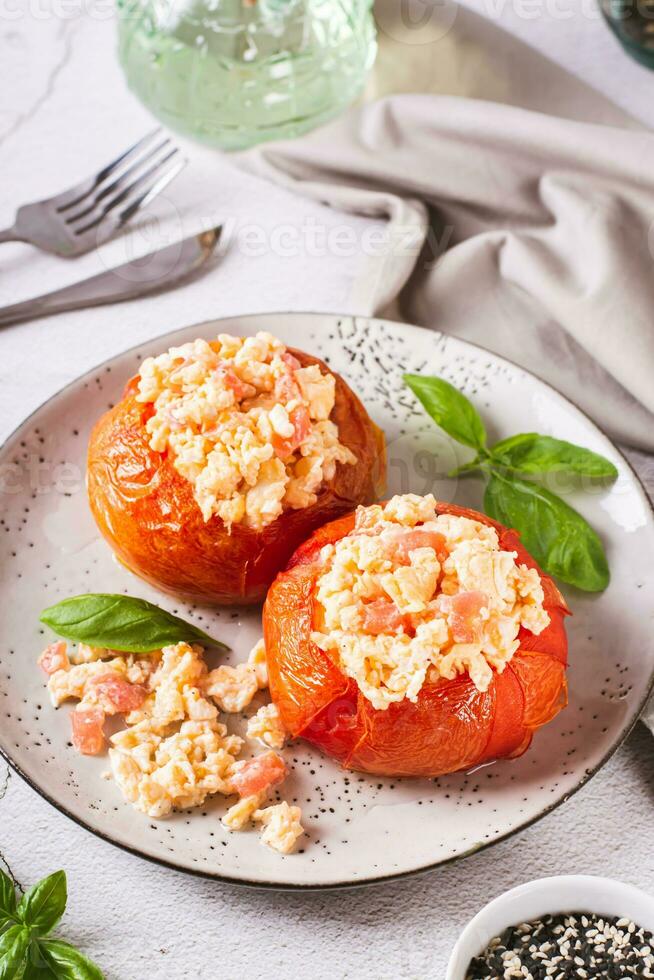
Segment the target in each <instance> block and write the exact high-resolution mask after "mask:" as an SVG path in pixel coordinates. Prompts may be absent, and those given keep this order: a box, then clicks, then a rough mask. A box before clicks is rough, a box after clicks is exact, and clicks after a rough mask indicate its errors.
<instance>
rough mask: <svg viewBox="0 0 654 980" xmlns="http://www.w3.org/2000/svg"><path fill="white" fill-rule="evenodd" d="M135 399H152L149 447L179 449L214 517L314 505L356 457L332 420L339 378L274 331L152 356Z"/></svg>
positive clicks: (270, 514) (259, 523)
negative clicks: (301, 356) (300, 355)
mask: <svg viewBox="0 0 654 980" xmlns="http://www.w3.org/2000/svg"><path fill="white" fill-rule="evenodd" d="M136 397H137V400H138V401H140V402H142V403H145V404H148V405H151V406H152V414H151V416H150V417H149V418H148V420H147V422H146V430H147V434H148V438H149V445H150V448H151V449H153V450H154V451H155V452H166V451H170V452H171V453H172V457H173V465H174V467H175V469H176V470H177V471H178V473H180V474H181V476H183V477H184V478H185V479H187V480H188V481H189V482H190V483H191V484H192V487H193V495H194V497H195V500H196V502H197V504H198V506H199V507H200V510H201V511H202V516H203V518H204V520H205V521H208V520H209V519H210V518H211V517H213V516H214V515H217V516H218V517H220V518H221V519H222V520H223V522H224V523H225V525H226V526H227V527H231V526H232V525H233V524H241V523H242V524H244V525H245V526H248V527H253V528H257V529H260V528H263V527H265V526H266V525H267V524H270V523H271V522H272V521H274V520H276V518H278V517H279V516H280V514H281V513H282V511H283V510H285V509H291V510H298V509H302V508H305V507H310V506H311V505H312V504H314V503H315V502H316V500H317V499H318V496H317V495H318V491H319V489H320V487H321V485H322V484H323V483H324V482H325V481H326V480H331V479H332V477H333V476H334V473H335V470H336V464H337V463H343V464H350V465H352V464H355V463H356V462H357V458H356V456H355V455H354V453H353V452H352V451H351V450H350V449H348V448H347V447H346V446H344V445H343V444H342V443H341V442H340V441H339V435H338V427H337V426H336V425H335V423H334V422H332V421H331V420H330V418H329V416H330V415H331V412H332V410H333V408H334V404H335V400H336V382H335V379H334V376H333V375H332V374H329V373H323V371H321V369H320V367H319V366H318V365H317V364H310V365H307V366H306V367H302V366H301V364H300V362H299V361H298V360H297V358H295V357H294V356H293V354H291V353H290V352H289V351H287V349H286V347H285V346H284V344H282V342H281V341H280V340H277V338H275V337H273V336H272V335H271V334H269V333H258V334H256V336H254V337H246V338H242V337H232V336H230V335H229V334H220V335H219V336H218V338H217V340H215V341H212V342H208V341H206V340H201V339H199V340H195V341H192V342H190V343H187V344H183V345H182V346H181V347H172V348H171V349H170V350H169V351H167V352H166V353H164V354H160V355H159V356H158V357H148V358H147V359H146V360H145V361H144V362H143V364H142V365H141V370H140V374H139V381H138V394H137V396H136Z"/></svg>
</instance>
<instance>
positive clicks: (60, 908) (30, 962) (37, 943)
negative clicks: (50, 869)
mask: <svg viewBox="0 0 654 980" xmlns="http://www.w3.org/2000/svg"><path fill="white" fill-rule="evenodd" d="M67 898H68V894H67V887H66V873H65V871H55V872H54V874H51V875H48V876H47V878H43V879H42V880H41V881H39V882H38V883H37V884H36V885H34V887H33V888H30V890H29V891H28V892H26V893H25V894H24V895H23V897H22V898H21V900H20V902H18V903H17V902H16V892H15V890H14V885H13V882H12V881H11V879H10V878H9V877H8V875H6V874H5V873H4V872H3V871H2V870H0V980H14V978H15V980H18V978H20V980H37V978H38V980H54V978H55V977H56V978H57V980H104V974H103V973H102V970H101V969H100V967H99V966H97V965H96V964H95V963H93V962H92V961H91V960H90V959H89V958H88V957H87V956H84V954H83V953H80V951H79V950H78V949H76V948H75V947H74V946H71V944H70V943H66V942H64V941H63V940H62V939H53V938H51V937H50V933H51V932H52V930H53V929H54V927H55V926H56V925H57V923H58V922H59V920H60V919H61V917H62V915H63V914H64V909H65V908H66V901H67Z"/></svg>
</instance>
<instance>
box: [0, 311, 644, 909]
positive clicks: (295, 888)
mask: <svg viewBox="0 0 654 980" xmlns="http://www.w3.org/2000/svg"><path fill="white" fill-rule="evenodd" d="M257 317H266V318H268V317H277V318H279V317H285V318H293V319H295V318H302V317H332V318H334V319H335V320H338V319H341V318H342V319H343V320H347V319H349V320H353V321H357V320H366V321H368V323H372V322H377V323H383V324H390V325H391V326H392V327H410V328H411V329H413V330H418V331H420V332H424V333H427V334H430V335H431V336H432V337H434V336H436V337H445V338H447V339H448V340H453V341H455V342H456V343H458V344H461V345H463V346H464V347H465V348H468V349H470V350H473V351H479V352H480V353H483V354H490V356H491V357H493V358H496V359H497V360H498V361H499V362H501V363H502V362H503V363H504V364H508V365H510V366H511V367H512V368H514V369H517V370H518V371H522V372H523V374H525V375H527V376H529V377H531V378H534V379H535V380H536V381H538V382H539V383H540V384H542V385H544V387H545V388H547V389H549V390H550V391H551V392H553V393H554V394H555V395H557V397H558V398H560V399H562V401H563V402H564V403H566V404H567V405H569V406H571V407H572V408H573V409H574V410H575V411H577V412H578V413H579V414H580V415H581V416H582V417H583V418H584V419H585V420H586V422H588V423H589V424H590V425H591V426H592V427H593V428H594V429H596V430H597V432H599V433H600V435H602V436H603V437H604V438H605V439H606V440H607V441H608V442H609V444H610V445H611V447H612V448H613V450H614V451H615V452H616V453H617V455H618V456H619V458H620V460H621V462H622V463H623V464H624V466H625V467H626V469H627V471H628V472H629V473H630V475H631V476H632V478H633V479H634V482H635V484H636V486H637V487H638V488H639V489H640V491H641V493H642V496H643V498H644V500H645V503H646V506H647V509H648V513H649V515H650V518H651V519H652V522H653V523H654V502H653V501H652V500H651V499H650V496H649V494H648V492H647V490H646V488H645V485H644V483H643V481H642V480H641V478H640V476H639V475H638V473H637V472H636V471H635V470H634V468H633V466H632V465H631V463H630V462H629V460H628V459H627V457H626V456H625V455H624V453H623V452H622V450H621V449H620V448H619V447H618V446H617V445H616V444H615V442H614V441H613V439H612V438H611V437H610V436H609V435H608V434H607V433H606V432H605V431H604V429H603V428H602V427H601V426H600V425H598V423H597V422H595V421H594V420H593V419H592V418H591V417H590V415H588V413H587V412H586V411H584V409H582V408H581V407H580V406H579V405H578V404H577V403H576V402H575V401H574V400H573V399H572V398H570V397H569V396H568V395H564V394H563V393H562V392H560V391H559V390H558V388H555V387H554V385H552V384H550V383H549V382H548V381H545V380H544V379H543V378H541V377H540V376H539V375H538V374H536V373H535V372H533V371H530V370H529V369H527V368H525V367H523V366H522V365H521V364H518V363H516V362H515V361H513V360H511V359H510V358H508V357H505V356H504V355H501V354H497V353H496V352H495V351H493V350H491V349H490V348H488V347H484V346H482V345H481V344H474V343H472V342H471V341H469V340H463V339H462V338H460V337H456V336H454V335H452V334H445V333H443V332H442V331H440V330H438V329H436V328H431V327H423V326H420V325H419V324H416V323H409V322H407V321H405V320H389V319H388V318H387V317H383V316H375V315H374V314H372V315H366V314H357V313H335V312H329V311H327V312H320V311H316V310H276V311H268V312H261V311H260V312H252V313H236V314H231V315H229V316H222V317H214V318H212V319H209V320H202V321H200V322H198V323H190V324H188V325H187V326H179V327H175V328H174V329H172V330H166V331H165V332H164V333H162V334H158V335H157V336H155V337H151V338H147V339H145V340H142V341H140V342H139V343H137V344H133V345H132V346H131V347H126V348H125V349H124V350H120V351H118V352H116V353H115V354H112V355H111V356H110V357H107V358H105V359H104V360H103V361H100V362H99V363H98V364H96V365H94V366H93V367H91V368H89V369H88V370H87V371H84V372H83V374H80V375H78V376H77V377H75V378H73V379H72V380H71V381H69V382H68V383H67V384H65V385H63V386H62V387H61V388H59V389H58V390H57V391H55V392H53V394H52V395H50V396H49V397H48V398H46V399H45V400H44V401H43V402H41V404H40V405H37V407H36V408H34V409H33V410H32V411H31V412H30V413H29V415H27V416H26V417H25V418H24V419H23V420H22V421H21V422H20V423H19V424H18V425H17V426H16V427H15V428H14V429H12V431H11V432H10V433H9V434H8V435H7V436H6V438H5V439H4V440H3V441H2V443H0V453H2V452H4V450H5V449H6V447H7V445H8V444H9V443H10V442H11V441H12V440H13V439H14V438H15V437H16V436H17V435H18V434H19V433H20V431H21V430H22V429H23V428H24V427H25V426H27V425H28V424H29V423H30V421H31V420H32V419H33V418H34V416H35V415H37V414H38V413H39V412H41V411H42V410H43V409H44V408H45V407H46V406H47V405H49V404H50V403H51V402H53V401H54V400H55V399H56V398H59V397H60V396H61V395H63V394H64V393H65V392H66V391H68V390H69V389H70V388H72V387H73V386H75V385H77V384H79V383H80V382H84V381H86V380H87V379H88V378H90V377H92V376H93V375H94V374H96V373H97V372H98V371H100V370H102V369H103V368H106V367H107V365H110V364H111V363H112V362H113V361H114V360H116V358H118V357H123V356H124V355H127V354H130V353H132V352H133V351H136V350H137V349H138V348H139V347H142V346H143V345H144V344H149V343H156V342H157V341H159V340H162V341H163V340H165V338H166V337H169V336H171V335H172V334H175V333H179V332H180V331H182V330H190V329H191V328H197V329H198V330H200V329H201V328H203V327H207V326H209V325H210V324H211V325H213V324H220V323H224V322H226V321H234V320H247V319H254V318H257ZM653 694H654V666H653V667H652V672H651V675H650V678H649V684H648V686H647V690H646V692H645V695H644V697H643V698H642V700H641V702H640V703H639V705H638V707H637V711H636V713H635V714H634V717H633V719H632V720H630V721H629V723H628V724H627V725H626V726H625V728H624V729H623V730H622V732H621V733H620V735H619V737H618V738H617V739H616V741H615V742H614V743H613V744H612V745H611V747H610V748H609V749H608V751H607V752H606V753H605V754H604V755H603V756H602V758H601V759H600V760H599V762H597V763H596V764H595V765H594V766H593V767H592V769H587V770H585V772H584V774H583V776H582V778H581V779H580V780H579V782H578V783H577V784H576V785H575V786H574V788H573V789H572V790H570V792H569V793H566V794H565V795H564V796H562V797H561V798H560V799H558V800H555V801H554V802H553V803H550V804H549V805H548V806H546V807H545V808H544V809H542V810H541V811H540V813H537V814H536V815H535V816H533V817H530V818H528V819H527V820H524V821H522V822H521V823H519V824H518V825H516V826H515V827H512V828H511V829H510V830H507V831H506V833H503V834H500V835H499V836H497V837H494V838H493V839H492V840H488V841H480V842H479V843H477V844H474V845H473V846H472V847H470V848H469V849H468V850H466V851H463V852H462V853H460V854H455V855H452V856H451V857H447V858H442V859H440V860H438V861H432V862H430V863H428V864H425V865H421V866H420V867H417V868H410V869H408V870H406V871H394V872H391V873H389V874H382V875H376V876H375V877H371V878H365V879H362V880H360V881H356V880H351V879H349V880H344V881H332V882H323V883H311V884H303V883H302V882H277V881H269V880H265V879H254V878H238V877H232V876H231V875H228V874H222V873H220V872H213V871H204V870H201V869H199V868H191V867H188V866H186V865H184V864H179V863H176V862H175V861H174V860H172V859H167V858H161V857H157V856H156V855H154V854H148V853H146V852H145V851H142V850H140V849H139V848H138V847H134V846H132V845H131V844H127V843H124V842H123V841H120V840H117V839H116V838H114V837H112V836H111V835H110V834H109V833H107V832H105V831H104V830H101V829H99V828H96V827H93V826H91V825H90V824H89V823H87V822H86V821H85V820H84V819H83V818H82V817H78V816H77V815H76V814H75V813H73V812H71V811H70V810H69V809H68V808H67V807H66V806H65V805H64V804H63V803H60V802H59V801H58V800H56V799H54V797H52V796H51V795H50V794H49V793H48V792H46V791H45V790H43V789H41V787H40V786H38V785H37V784H36V783H35V782H34V780H33V779H32V778H31V777H30V776H28V775H27V774H26V773H25V772H24V771H23V769H22V768H21V765H20V764H19V763H18V762H16V761H15V760H14V759H13V758H12V756H11V753H10V752H9V751H8V750H6V749H5V748H4V747H3V745H2V743H1V740H0V757H1V758H3V759H4V761H5V762H6V763H7V765H8V766H10V767H11V769H12V770H13V771H14V772H15V773H16V774H17V775H18V776H20V778H21V779H22V780H23V781H24V782H25V783H27V785H28V786H29V787H30V789H32V790H34V791H35V792H36V793H38V795H39V796H40V797H41V798H42V799H44V800H46V802H47V803H49V804H50V805H51V806H53V807H54V808H55V809H56V810H58V811H59V813H62V814H63V815H64V816H66V817H68V818H69V819H70V820H72V821H73V822H74V823H76V824H77V826H79V827H82V828H83V829H84V830H86V831H87V832H89V833H91V834H93V835H94V836H95V837H98V838H100V840H103V841H105V842H107V843H109V844H112V845H113V846H114V847H119V848H120V849H121V850H123V851H125V852H127V853H128V854H132V855H134V856H135V857H138V858H141V860H145V861H150V862H151V863H153V864H157V865H159V866H160V867H163V868H168V869H170V870H172V871H177V872H182V873H183V874H188V875H192V876H193V877H195V878H203V879H205V880H208V881H219V882H223V883H225V884H229V885H238V886H241V887H243V888H253V889H259V890H271V891H289V892H321V891H337V890H342V889H354V888H365V887H368V886H374V885H380V884H386V883H390V882H394V881H400V880H404V879H407V878H414V877H417V876H419V875H426V874H428V873H429V872H432V871H435V870H436V869H437V868H441V867H447V866H448V865H450V864H453V863H454V862H455V861H462V860H465V859H466V858H469V857H471V856H472V855H473V854H478V853H479V852H481V851H485V850H487V849H488V848H490V847H493V846H494V845H495V844H499V843H501V842H503V841H506V840H509V839H510V838H511V837H514V836H515V835H516V834H519V833H522V831H524V830H527V829H528V828H529V827H532V826H534V825H535V824H536V823H538V822H539V821H540V820H542V819H543V818H544V817H547V816H549V814H551V813H553V812H554V811H555V810H557V809H558V808H559V807H560V806H562V805H563V804H564V803H567V802H568V800H570V799H571V798H572V797H573V796H575V795H576V794H577V793H578V792H579V790H581V789H583V787H584V786H586V785H587V784H588V783H589V782H590V780H591V779H592V778H593V777H594V776H596V775H597V773H598V772H599V771H600V770H601V769H603V768H604V766H605V765H606V763H607V762H608V761H609V760H610V759H611V758H612V757H613V756H614V755H615V753H616V752H617V751H618V749H620V748H621V747H622V745H624V743H625V741H626V740H627V738H628V737H629V735H630V734H631V732H632V731H633V729H634V728H635V726H636V725H637V724H638V722H639V721H640V717H641V715H642V713H643V709H644V708H645V705H646V704H647V702H648V701H649V699H650V698H651V696H652V695H653Z"/></svg>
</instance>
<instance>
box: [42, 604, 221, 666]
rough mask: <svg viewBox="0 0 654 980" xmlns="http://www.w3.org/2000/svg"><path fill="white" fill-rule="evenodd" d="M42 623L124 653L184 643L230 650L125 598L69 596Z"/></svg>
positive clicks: (168, 615)
mask: <svg viewBox="0 0 654 980" xmlns="http://www.w3.org/2000/svg"><path fill="white" fill-rule="evenodd" d="M41 622H42V623H45V624H46V625H47V626H49V627H50V628H51V629H53V630H54V631H55V633H58V634H59V636H65V637H66V639H67V640H75V641H77V642H78V643H88V644H89V645H90V646H94V647H106V648H108V649H110V650H121V651H123V652H125V653H150V652H151V651H152V650H160V649H161V647H165V646H168V645H169V644H173V643H181V642H183V641H184V642H187V643H200V644H202V645H203V646H212V647H218V648H220V649H222V650H228V649H229V648H228V647H227V646H225V644H224V643H220V642H219V641H218V640H214V639H212V638H211V637H210V636H208V635H207V634H206V633H204V632H203V631H202V630H201V629H198V628H197V626H193V625H192V624H191V623H186V622H184V620H183V619H179V618H178V617H177V616H173V615H172V613H169V612H166V610H165V609H161V608H160V607H159V606H155V605H154V604H153V603H152V602H146V601H145V599H135V598H133V597H132V596H126V595H107V594H103V593H100V592H98V593H93V594H89V595H77V596H71V598H70V599H64V600H63V602H58V603H57V605H56V606H50V607H49V608H48V609H44V610H43V612H42V613H41Z"/></svg>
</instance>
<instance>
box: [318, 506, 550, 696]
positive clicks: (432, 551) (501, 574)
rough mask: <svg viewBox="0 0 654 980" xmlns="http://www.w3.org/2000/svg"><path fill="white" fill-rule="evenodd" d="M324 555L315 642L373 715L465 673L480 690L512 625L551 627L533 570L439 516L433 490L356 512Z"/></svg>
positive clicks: (502, 661)
mask: <svg viewBox="0 0 654 980" xmlns="http://www.w3.org/2000/svg"><path fill="white" fill-rule="evenodd" d="M320 557H321V561H322V563H323V566H324V571H323V572H322V574H321V575H320V577H319V578H318V581H317V591H316V598H317V603H316V611H315V614H314V627H315V629H314V632H313V633H312V639H313V641H314V642H315V643H316V644H317V645H318V646H319V647H320V649H321V650H324V651H326V652H329V653H330V654H331V655H332V656H333V657H334V658H335V659H336V660H337V662H338V663H339V665H340V667H341V669H342V670H343V671H344V672H345V673H346V674H347V675H348V677H352V678H353V679H354V680H355V681H356V682H357V684H358V685H359V688H360V690H361V692H362V693H363V694H364V696H365V697H366V698H368V700H369V701H370V702H371V704H372V705H373V706H374V707H375V708H378V709H381V710H384V709H386V708H388V706H389V705H390V704H392V703H393V702H395V701H401V700H403V699H404V698H409V700H410V701H416V699H417V697H418V694H419V693H420V690H421V688H422V686H423V684H424V683H425V682H428V683H434V682H436V681H438V680H439V679H440V678H447V679H449V680H451V679H453V678H454V677H456V676H457V675H458V674H463V673H466V672H467V673H468V674H469V676H470V678H471V679H472V681H473V682H474V683H475V685H476V687H477V688H478V689H479V690H480V691H485V690H487V689H488V686H489V684H490V682H491V680H492V677H493V670H496V671H498V672H499V673H501V672H502V671H503V670H504V668H505V666H506V665H507V664H508V663H509V661H510V660H511V658H512V657H513V655H514V653H515V652H516V650H517V649H518V646H519V641H518V638H517V637H518V632H519V630H520V627H524V628H525V629H527V630H529V631H530V632H531V633H534V634H538V633H540V632H542V630H544V629H545V627H546V626H547V625H548V624H549V616H548V614H547V612H546V611H545V609H544V608H543V601H544V595H543V588H542V585H541V582H540V577H539V575H538V572H537V571H536V570H535V569H530V568H527V566H526V565H518V564H516V558H517V554H516V552H512V551H501V550H500V546H499V539H498V536H497V532H496V531H495V529H494V528H492V527H489V526H488V525H486V524H482V523H480V522H478V521H475V520H471V519H469V518H466V517H457V516H454V515H449V514H442V515H438V514H437V512H436V501H435V499H434V497H433V496H432V495H431V494H430V495H428V496H426V497H418V496H415V495H414V494H406V495H404V496H397V497H393V499H392V500H390V501H389V502H388V504H387V505H386V507H384V508H382V507H380V506H378V505H375V506H372V507H360V508H359V509H358V511H357V516H356V524H355V528H354V530H353V531H352V532H351V533H350V534H349V535H347V536H346V537H344V538H342V539H341V540H340V541H338V542H336V544H329V545H326V546H325V547H324V548H323V549H322V551H321V554H320Z"/></svg>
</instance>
